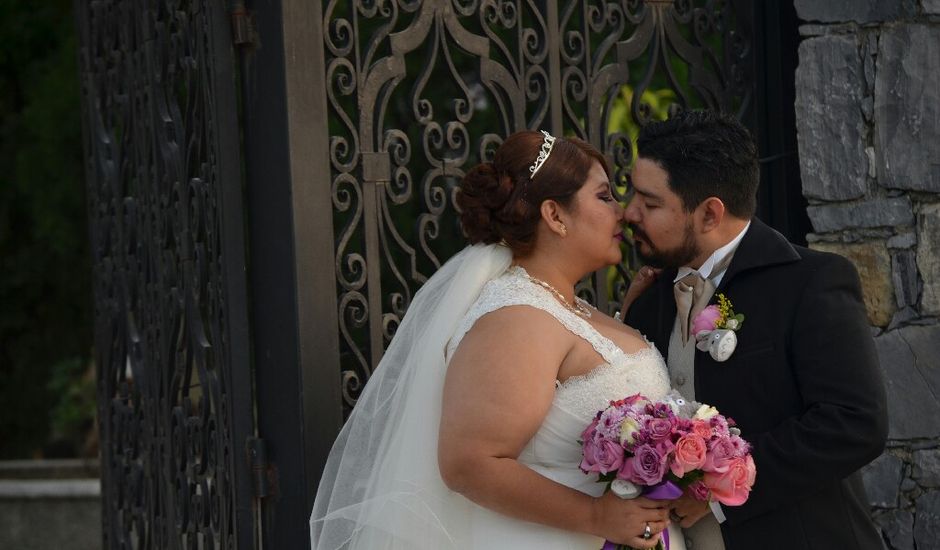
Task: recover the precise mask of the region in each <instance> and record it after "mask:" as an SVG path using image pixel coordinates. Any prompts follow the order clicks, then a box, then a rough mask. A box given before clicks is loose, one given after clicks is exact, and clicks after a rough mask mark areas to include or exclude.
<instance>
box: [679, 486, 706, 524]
mask: <svg viewBox="0 0 940 550" xmlns="http://www.w3.org/2000/svg"><path fill="white" fill-rule="evenodd" d="M671 508H672V510H671V514H670V515H671V516H672V519H673V521H675V522H677V523H678V524H679V525H680V526H681V527H682V528H683V529H688V528H689V527H692V526H693V525H695V524H696V523H697V522H698V520H700V519H702V518H703V517H705V516H707V515H708V514H710V513H711V508H709V506H708V502H706V501H701V500H696V499H694V498H692V497H691V496H689V494H688V493H686V494H684V495H682V496H681V497H679V498H678V499H676V500H674V501H672V506H671Z"/></svg>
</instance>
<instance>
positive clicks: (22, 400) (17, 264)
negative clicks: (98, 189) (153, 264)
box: [0, 0, 92, 458]
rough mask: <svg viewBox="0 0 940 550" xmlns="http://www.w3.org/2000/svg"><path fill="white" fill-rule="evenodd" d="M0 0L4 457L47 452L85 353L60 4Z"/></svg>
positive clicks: (78, 185) (86, 271)
mask: <svg viewBox="0 0 940 550" xmlns="http://www.w3.org/2000/svg"><path fill="white" fill-rule="evenodd" d="M0 6H2V9H0V13H3V17H2V18H0V44H2V46H0V262H2V263H0V304H3V305H2V306H0V411H3V412H2V414H0V458H11V457H26V456H34V455H36V454H39V453H41V452H42V450H43V447H46V454H50V451H51V449H50V447H49V446H48V443H49V438H50V434H51V432H50V425H51V424H53V423H55V424H56V425H61V426H71V425H73V424H70V423H69V422H64V423H63V422H62V421H61V420H56V419H51V418H50V413H51V411H53V410H62V409H63V407H62V405H61V404H60V402H61V399H60V398H61V397H63V395H67V394H68V393H69V391H68V390H67V389H65V388H68V387H69V384H68V383H64V382H62V379H63V376H65V377H69V378H70V379H76V383H80V382H79V381H80V377H81V374H82V373H81V371H82V370H85V369H84V368H79V367H76V365H78V366H80V367H81V366H85V365H88V364H89V356H90V354H91V342H92V319H91V306H92V301H91V292H90V288H91V277H90V255H89V251H88V230H87V227H86V210H85V209H86V206H85V194H84V185H83V180H84V168H83V164H82V136H81V122H80V121H81V118H80V100H79V85H78V69H77V56H76V51H75V29H74V19H73V12H72V4H71V1H70V0H43V1H42V2H36V1H34V0H0ZM54 381H57V382H54ZM60 394H62V395H60ZM66 399H69V398H68V397H66ZM86 409H87V407H86ZM65 410H69V411H71V409H69V407H65ZM68 414H73V412H69V413H68ZM87 414H88V413H87V412H86V415H87ZM58 435H59V436H60V437H67V436H66V435H65V434H61V433H60V434H58Z"/></svg>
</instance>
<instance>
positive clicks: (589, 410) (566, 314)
mask: <svg viewBox="0 0 940 550" xmlns="http://www.w3.org/2000/svg"><path fill="white" fill-rule="evenodd" d="M513 305H527V306H530V307H534V308H537V309H540V310H542V311H545V312H547V313H549V314H550V315H552V316H553V317H554V318H555V319H557V320H558V322H559V323H561V324H562V326H564V327H565V328H566V329H568V330H569V331H571V332H572V333H573V334H575V335H577V336H580V337H581V338H583V339H584V340H585V341H587V342H588V343H589V344H591V346H592V347H593V348H594V350H596V351H597V353H598V354H599V355H600V356H601V357H602V358H603V359H604V361H605V363H602V364H600V365H598V366H597V367H595V368H594V369H593V370H591V371H590V372H588V373H587V374H584V375H580V376H572V377H571V378H569V379H567V380H565V382H564V383H559V382H556V388H557V389H556V393H555V401H554V403H553V407H555V406H557V407H560V408H562V409H564V410H565V411H568V412H569V413H571V414H573V415H575V416H577V417H578V418H584V419H587V420H589V419H590V418H591V417H593V416H594V414H595V413H596V412H597V411H598V410H600V409H602V408H604V407H605V406H606V405H607V404H608V402H609V401H610V400H611V399H620V398H623V397H626V396H628V395H633V394H635V393H643V394H644V395H646V396H647V397H650V398H653V399H656V398H658V397H660V396H662V395H665V393H666V392H668V390H669V377H668V375H667V373H666V366H665V363H664V362H663V360H662V356H660V354H659V352H658V351H657V350H656V348H655V347H653V346H652V345H651V344H649V341H647V344H648V345H649V347H648V348H645V349H642V350H640V351H638V352H635V353H629V354H628V353H624V352H623V350H621V349H620V348H619V347H618V346H617V345H616V344H614V343H613V342H612V341H611V340H610V339H609V338H607V337H606V336H604V335H602V334H601V333H599V332H598V331H597V330H596V329H595V328H594V327H593V326H591V324H590V323H588V322H587V321H586V320H585V319H582V318H581V317H579V316H577V315H575V314H574V313H573V312H571V311H570V310H568V309H567V308H565V307H564V306H563V305H562V304H561V303H560V302H559V301H558V300H557V299H556V298H555V297H554V296H553V295H552V294H551V292H549V291H548V290H546V289H544V288H542V287H540V286H539V285H537V284H534V283H532V282H531V281H529V280H528V279H527V278H526V276H525V271H524V270H523V269H522V268H521V267H518V266H516V267H512V268H510V269H509V270H508V271H507V272H506V273H505V274H503V275H502V276H500V277H498V278H496V279H493V280H492V281H490V282H488V283H487V284H486V286H484V287H483V291H482V292H481V293H480V297H479V298H478V299H477V301H476V303H475V304H474V305H473V307H471V308H470V310H469V311H468V312H467V314H466V316H465V317H464V318H463V320H462V321H461V323H460V325H458V329H457V331H456V332H455V333H454V336H453V338H452V339H451V342H450V344H449V345H448V348H447V356H448V357H450V356H451V355H452V354H453V351H454V350H455V349H456V348H457V346H458V345H460V342H461V340H462V339H463V337H464V335H466V333H467V332H468V331H469V330H470V328H471V327H473V324H474V323H475V322H476V321H477V320H479V319H480V317H482V316H483V315H486V314H487V313H490V312H492V311H496V310H497V309H500V308H503V307H508V306H513ZM585 425H586V423H585Z"/></svg>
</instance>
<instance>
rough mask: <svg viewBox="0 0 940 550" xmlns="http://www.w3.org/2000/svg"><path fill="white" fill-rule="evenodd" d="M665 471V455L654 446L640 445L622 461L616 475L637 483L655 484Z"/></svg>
mask: <svg viewBox="0 0 940 550" xmlns="http://www.w3.org/2000/svg"><path fill="white" fill-rule="evenodd" d="M665 473H666V457H665V456H663V455H662V454H660V452H659V451H657V450H656V448H655V447H652V446H650V445H646V444H644V445H640V446H639V447H637V448H636V452H635V454H634V455H633V456H631V457H630V458H628V459H626V460H624V461H623V466H621V467H620V471H619V472H618V473H617V477H619V478H621V479H626V480H627V481H629V482H631V483H636V484H637V485H656V484H657V483H659V482H660V481H662V480H663V475H665Z"/></svg>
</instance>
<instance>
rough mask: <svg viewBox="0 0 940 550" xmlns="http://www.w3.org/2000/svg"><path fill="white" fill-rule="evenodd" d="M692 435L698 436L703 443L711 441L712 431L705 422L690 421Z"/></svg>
mask: <svg viewBox="0 0 940 550" xmlns="http://www.w3.org/2000/svg"><path fill="white" fill-rule="evenodd" d="M692 433H694V434H696V435H698V436H699V437H701V438H702V439H704V440H705V441H708V440H709V439H711V437H712V434H713V433H714V432H713V431H712V427H711V425H710V424H709V423H708V422H707V421H705V420H693V421H692Z"/></svg>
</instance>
